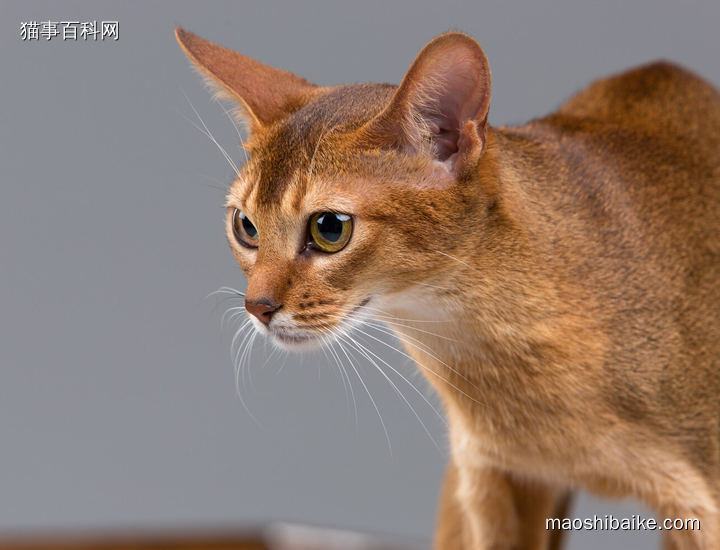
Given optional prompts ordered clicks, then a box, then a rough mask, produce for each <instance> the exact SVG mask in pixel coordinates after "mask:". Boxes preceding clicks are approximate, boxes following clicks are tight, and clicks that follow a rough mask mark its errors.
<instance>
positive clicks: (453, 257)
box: [433, 250, 480, 273]
mask: <svg viewBox="0 0 720 550" xmlns="http://www.w3.org/2000/svg"><path fill="white" fill-rule="evenodd" d="M433 252H437V253H438V254H442V255H443V256H445V257H447V258H450V259H451V260H455V261H456V262H458V263H461V264H462V265H464V266H466V267H469V268H470V269H472V270H473V271H475V272H477V273H479V272H480V270H479V269H478V268H476V267H475V266H473V265H470V264H469V263H467V262H466V261H464V260H461V259H460V258H456V257H455V256H452V255H451V254H448V253H447V252H443V251H441V250H433Z"/></svg>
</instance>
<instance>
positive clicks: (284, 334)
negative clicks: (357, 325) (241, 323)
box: [269, 296, 371, 351]
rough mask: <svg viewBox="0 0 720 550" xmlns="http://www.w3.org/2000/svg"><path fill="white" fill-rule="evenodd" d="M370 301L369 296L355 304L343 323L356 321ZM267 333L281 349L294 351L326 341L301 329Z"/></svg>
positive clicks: (283, 327) (272, 330) (284, 328)
mask: <svg viewBox="0 0 720 550" xmlns="http://www.w3.org/2000/svg"><path fill="white" fill-rule="evenodd" d="M370 299H371V296H368V297H367V298H365V299H364V300H362V301H361V302H360V303H359V304H357V305H356V306H355V307H354V308H353V310H352V311H351V312H350V314H349V315H347V316H346V317H345V319H344V320H343V321H344V322H345V323H348V322H350V323H352V322H353V321H356V319H355V318H356V317H357V314H358V313H360V312H361V310H362V309H363V307H365V306H366V305H367V304H368V302H370ZM340 324H343V323H342V322H341V323H339V324H338V325H340ZM336 328H337V327H336ZM269 333H270V335H271V336H272V338H273V340H274V341H275V342H276V343H277V344H279V345H280V346H281V347H283V348H286V349H289V350H296V351H297V350H308V349H313V348H317V347H318V346H320V345H321V344H322V343H323V341H326V340H325V339H324V338H323V337H322V335H320V334H317V333H314V332H309V331H307V330H303V329H299V330H298V328H295V327H292V328H290V327H287V326H283V325H280V326H277V327H273V328H271V329H269ZM326 336H327V334H326ZM330 337H331V338H332V335H330Z"/></svg>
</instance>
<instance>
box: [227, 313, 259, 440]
mask: <svg viewBox="0 0 720 550" xmlns="http://www.w3.org/2000/svg"><path fill="white" fill-rule="evenodd" d="M248 321H249V319H248ZM248 321H246V322H245V323H243V324H242V325H241V326H240V328H239V329H238V330H237V332H236V334H235V337H234V338H233V344H234V342H235V339H237V337H238V336H239V335H240V334H241V333H242V332H248V331H247V330H246V329H247V327H248V325H249V323H248ZM243 341H244V340H243ZM231 350H232V345H231ZM233 365H235V362H233ZM238 375H239V369H238V368H235V394H236V395H237V396H238V400H239V401H240V404H241V405H242V407H243V409H245V412H246V413H247V414H248V416H249V417H250V419H251V420H252V421H253V422H254V423H255V424H256V425H257V426H258V427H260V428H262V424H261V423H260V421H259V420H258V419H257V418H256V417H255V415H254V414H253V413H252V411H251V410H250V407H248V404H247V403H246V402H245V398H244V397H243V393H242V390H241V388H240V380H239V377H238Z"/></svg>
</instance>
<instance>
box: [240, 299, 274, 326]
mask: <svg viewBox="0 0 720 550" xmlns="http://www.w3.org/2000/svg"><path fill="white" fill-rule="evenodd" d="M280 307H282V306H279V305H275V304H274V303H273V302H272V301H271V300H269V299H268V298H260V299H259V300H253V301H251V302H248V301H247V299H246V300H245V309H246V310H247V312H248V313H249V314H250V315H254V316H255V317H257V318H258V320H259V321H260V322H261V323H263V324H264V325H269V324H270V319H272V316H273V313H275V312H276V311H277V310H278V309H280Z"/></svg>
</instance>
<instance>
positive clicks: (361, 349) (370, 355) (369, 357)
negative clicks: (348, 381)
mask: <svg viewBox="0 0 720 550" xmlns="http://www.w3.org/2000/svg"><path fill="white" fill-rule="evenodd" d="M339 338H341V339H342V340H344V341H345V342H347V343H348V344H349V345H350V346H353V347H355V349H356V350H357V351H358V352H360V353H361V354H362V355H363V356H364V357H365V358H366V359H367V360H368V361H370V363H371V364H372V365H373V366H374V367H375V368H376V369H377V370H378V372H380V374H382V376H383V378H385V380H387V381H388V383H389V384H390V385H391V386H392V388H393V389H394V390H395V392H396V393H397V394H398V395H399V396H400V398H401V399H402V400H403V401H404V402H405V404H406V405H407V406H408V408H409V409H410V411H411V412H412V413H413V415H414V416H415V418H417V420H418V422H420V425H421V426H422V428H423V430H424V431H425V433H426V434H427V436H428V437H429V438H430V441H432V442H433V444H434V445H435V447H436V448H437V449H438V450H439V451H441V449H440V446H439V445H438V443H437V441H436V440H435V438H434V437H433V436H432V434H431V433H430V430H428V428H427V426H426V425H425V422H423V420H422V418H421V417H420V415H419V414H418V412H417V411H416V410H415V407H413V406H412V403H410V401H408V399H407V397H405V394H404V393H403V392H402V391H401V390H400V388H399V387H398V386H397V384H395V382H394V381H393V380H392V379H391V378H390V377H389V376H388V375H387V374H386V373H385V371H384V370H383V369H382V368H381V367H380V365H378V364H377V362H376V361H375V360H374V359H373V357H375V358H377V359H379V360H380V361H382V362H383V364H385V365H387V366H388V367H389V368H390V369H391V370H392V371H393V372H394V373H395V374H397V375H398V376H400V378H402V379H403V380H404V381H405V382H406V383H407V384H408V385H409V386H410V387H411V388H412V389H413V390H415V392H416V393H417V394H418V395H419V396H420V397H422V399H423V400H424V401H425V403H427V404H428V406H429V407H430V408H431V409H432V410H433V411H434V412H435V414H437V415H438V417H439V418H440V419H441V420H442V422H443V423H445V418H444V417H443V416H442V415H441V414H440V413H439V412H438V411H437V409H436V408H435V407H434V406H433V404H432V403H430V401H428V399H427V398H426V397H425V396H424V395H423V394H422V392H421V391H420V390H418V389H417V387H415V385H414V384H413V383H412V382H410V380H408V379H407V378H406V377H405V376H403V374H402V373H400V372H399V371H398V370H397V369H395V368H394V367H393V366H392V365H390V364H389V363H388V362H387V361H385V360H383V359H381V358H380V357H379V356H378V355H376V354H375V353H373V352H372V351H371V350H370V349H368V348H367V347H365V346H364V345H363V344H361V343H360V342H359V341H357V340H356V339H355V338H353V337H352V336H350V335H346V336H339Z"/></svg>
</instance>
